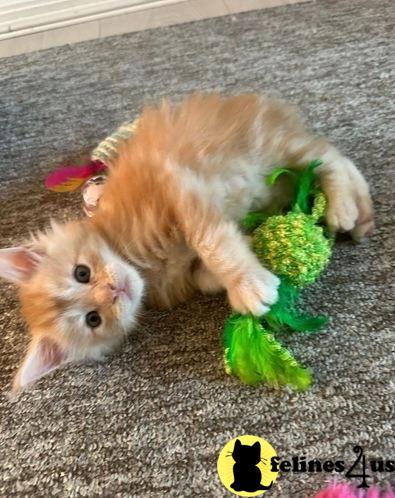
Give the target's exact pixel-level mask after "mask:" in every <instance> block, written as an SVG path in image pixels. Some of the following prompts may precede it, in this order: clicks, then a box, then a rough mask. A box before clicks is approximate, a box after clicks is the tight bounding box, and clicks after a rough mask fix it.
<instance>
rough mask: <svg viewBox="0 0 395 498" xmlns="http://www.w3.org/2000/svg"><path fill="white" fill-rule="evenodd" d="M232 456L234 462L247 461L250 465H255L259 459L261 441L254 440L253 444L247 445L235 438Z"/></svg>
mask: <svg viewBox="0 0 395 498" xmlns="http://www.w3.org/2000/svg"><path fill="white" fill-rule="evenodd" d="M232 457H233V459H234V461H235V462H243V463H247V462H248V463H249V464H250V465H256V464H257V463H259V462H260V460H261V443H260V442H259V441H256V442H255V443H254V444H253V445H248V444H242V443H241V441H240V439H236V441H235V446H234V448H233V453H232Z"/></svg>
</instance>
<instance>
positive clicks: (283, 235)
mask: <svg viewBox="0 0 395 498" xmlns="http://www.w3.org/2000/svg"><path fill="white" fill-rule="evenodd" d="M325 205H326V200H325V197H324V196H323V194H321V193H320V194H318V195H317V197H316V199H315V204H314V207H313V210H312V214H310V215H309V214H305V213H303V212H300V211H290V212H289V213H287V214H285V215H277V216H271V217H269V218H268V219H267V220H266V221H265V222H264V223H263V224H262V225H260V226H259V227H258V228H257V229H256V230H255V231H254V234H253V238H252V244H253V248H254V251H255V252H256V254H257V255H258V257H259V259H260V261H261V262H262V263H263V264H264V265H266V266H267V267H268V268H269V269H270V270H271V271H272V272H273V273H275V274H276V275H278V276H280V277H283V278H285V279H286V280H287V281H288V283H290V284H291V285H294V286H295V287H299V288H302V287H306V286H307V285H310V284H312V283H313V282H314V281H315V280H316V279H317V278H318V276H319V275H320V273H321V272H322V270H323V269H324V268H325V267H326V265H327V264H328V262H329V258H330V256H331V245H332V243H331V240H330V239H328V238H327V237H326V236H325V233H324V229H323V228H322V227H321V226H319V225H317V224H316V222H317V219H318V218H319V217H320V216H321V213H322V212H324V211H325Z"/></svg>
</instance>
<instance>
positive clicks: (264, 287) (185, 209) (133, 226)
mask: <svg viewBox="0 0 395 498" xmlns="http://www.w3.org/2000/svg"><path fill="white" fill-rule="evenodd" d="M315 158H321V159H322V160H323V165H322V166H320V167H319V168H318V175H319V178H320V180H321V184H322V188H323V190H324V191H325V192H326V194H327V196H328V199H329V208H328V215H327V221H328V224H329V226H331V227H332V228H333V230H336V231H351V232H352V234H353V236H354V237H355V238H357V239H360V238H362V237H363V236H364V235H367V234H369V233H370V232H371V230H372V228H373V218H372V207H371V200H370V196H369V192H368V187H367V185H366V182H365V180H364V179H363V177H362V175H361V174H360V172H359V171H358V170H357V168H356V167H355V166H354V165H353V163H352V162H351V161H350V160H348V159H347V158H345V157H344V156H342V154H341V153H340V152H339V151H338V150H337V149H336V148H335V147H334V146H332V145H331V144H329V143H328V142H327V141H326V140H325V139H323V138H317V137H315V136H314V135H312V134H311V133H310V132H309V131H307V130H306V129H305V127H304V125H303V124H302V122H301V120H300V119H299V117H298V115H297V113H296V111H295V110H294V109H293V108H291V107H290V106H289V105H287V104H284V103H282V102H280V101H277V100H273V99H270V98H267V97H262V96H258V95H239V96H235V97H221V96H220V95H218V94H208V95H204V94H195V95H193V96H192V97H190V98H189V99H187V100H186V101H184V102H182V103H180V104H171V103H169V102H167V101H164V102H163V103H162V104H161V105H160V106H158V107H149V108H146V109H145V110H144V111H143V112H142V114H141V116H140V118H139V122H138V126H137V129H136V131H135V134H134V136H133V137H132V138H131V139H129V140H128V141H127V142H126V143H125V144H124V145H123V146H122V147H121V149H120V151H119V155H118V157H117V158H116V159H115V160H114V161H113V163H112V164H111V168H110V170H111V171H110V175H109V178H108V181H107V182H106V185H105V187H104V191H103V195H102V197H101V199H100V203H99V206H98V208H97V210H96V211H95V213H94V216H93V217H92V218H89V219H84V220H82V221H80V222H76V223H72V224H67V225H65V226H55V230H53V231H52V232H50V233H48V234H47V235H45V236H42V237H41V239H40V240H39V241H38V242H37V241H36V242H35V243H33V244H32V247H31V248H30V249H29V250H30V251H33V253H31V252H30V253H29V254H30V256H29V258H30V259H27V260H26V261H27V262H25V263H24V264H26V265H27V266H29V264H28V262H29V261H30V260H32V261H34V264H33V265H31V266H32V268H31V269H30V271H27V272H26V269H24V268H23V264H20V263H19V269H18V265H17V264H16V263H15V262H14V263H12V258H14V259H15V258H16V255H15V254H16V253H15V254H14V253H7V255H5V256H4V260H7V261H8V263H4V262H3V266H2V262H1V255H0V273H3V274H4V276H6V277H7V275H11V277H8V278H11V279H13V280H14V281H18V282H20V287H21V291H20V296H21V302H22V310H23V314H24V316H25V318H26V321H27V323H28V324H29V326H30V329H31V332H32V334H33V342H32V346H31V349H30V350H29V353H28V356H27V359H26V360H25V362H24V365H25V367H24V366H22V370H23V368H25V370H26V369H28V366H29V365H30V363H29V361H30V360H29V358H30V357H31V356H32V354H38V353H37V344H39V343H40V340H41V342H42V340H43V339H45V347H44V346H41V356H43V357H44V358H47V359H48V357H49V356H51V354H50V353H51V352H52V357H51V358H50V360H48V361H47V363H49V364H50V366H51V365H52V364H53V363H54V362H55V363H56V366H57V365H58V364H59V363H61V362H63V361H73V360H76V359H83V358H85V357H100V356H101V355H102V353H103V352H104V353H105V352H106V351H107V349H110V348H111V347H112V346H113V345H114V344H115V343H117V342H119V338H120V337H122V335H124V333H126V331H127V329H128V328H130V326H131V325H132V324H133V323H134V321H135V320H134V318H135V314H136V313H137V310H138V305H139V302H140V301H141V297H142V289H143V284H142V281H141V277H142V279H143V280H144V282H145V289H146V290H145V296H146V302H147V303H149V304H150V305H152V306H157V307H169V306H172V305H174V304H175V303H177V302H180V301H183V300H185V299H187V298H188V297H190V295H191V294H192V293H193V292H194V291H195V290H197V289H198V290H201V291H203V292H217V291H219V290H222V289H225V290H226V291H227V293H228V297H229V301H230V304H231V305H232V307H233V308H234V309H236V310H237V311H239V312H242V313H244V312H252V313H254V314H257V315H259V314H262V313H265V312H266V311H267V310H268V309H269V307H270V305H271V304H272V303H274V302H275V300H276V298H277V286H278V279H277V278H276V277H275V276H274V275H272V274H271V273H270V272H268V271H267V270H265V269H264V268H262V267H261V265H260V264H259V262H258V260H257V259H256V257H255V255H254V254H253V253H252V252H251V251H250V249H249V247H248V243H247V242H246V241H245V240H244V238H243V235H242V234H241V233H240V231H239V229H238V225H237V222H238V221H240V219H241V218H242V217H243V216H244V215H245V214H246V212H247V211H248V210H249V209H251V208H258V207H262V206H268V205H272V204H274V203H276V204H282V203H284V202H286V192H287V188H286V185H284V184H281V183H280V184H279V185H278V186H276V188H275V189H269V188H268V187H267V186H266V184H265V181H264V178H265V175H267V174H268V173H269V172H270V170H271V168H272V167H273V166H275V165H284V164H286V165H289V164H292V165H293V166H294V167H295V168H298V167H300V166H303V165H304V164H306V163H307V162H308V161H310V160H311V159H315ZM18 254H19V253H18ZM22 254H24V253H22ZM7 258H8V259H7ZM81 261H82V262H83V263H84V262H85V263H84V264H88V265H89V266H90V267H91V268H92V274H93V277H92V282H89V285H88V286H81V285H75V282H74V283H73V281H72V278H71V274H72V271H73V267H75V265H76V264H80V263H81ZM7 265H8V266H7ZM2 268H3V271H2ZM26 273H28V276H27V277H26V276H25V274H26ZM140 275H141V277H140ZM121 280H122V282H125V281H127V282H128V285H129V284H130V285H131V289H132V294H133V292H135V293H134V295H133V296H132V297H131V298H130V299H129V301H130V302H129V301H127V300H125V303H126V304H123V305H122V306H121V304H122V300H117V299H116V298H115V297H114V295H115V294H114V292H115V291H114V289H118V291H119V289H120V286H121V283H122V282H121ZM120 282H121V283H120ZM122 285H123V284H122ZM121 290H123V289H121ZM118 291H117V292H118ZM119 292H121V291H119ZM119 292H118V293H117V294H116V296H118V295H119ZM90 309H94V310H96V311H98V312H99V313H100V315H101V316H102V319H103V324H102V326H101V327H100V329H98V330H91V331H89V330H84V331H83V332H81V327H82V325H81V324H82V322H81V320H82V318H81V316H83V313H86V311H89V310H90ZM80 312H81V316H79V315H78V313H80ZM128 313H129V314H130V315H131V316H129V315H128ZM59 317H61V318H59ZM48 344H49V346H48ZM51 344H52V349H53V345H54V344H55V345H56V347H55V350H51ZM32 350H33V353H32ZM48 351H49V353H48ZM29 355H30V356H29ZM34 358H35V357H34ZM59 358H61V359H60V360H59ZM62 358H63V360H62ZM37 361H38V362H39V359H38V360H37ZM26 365H28V366H26ZM34 365H35V366H36V363H35V364H34ZM29 368H31V367H29ZM51 368H52V367H51ZM51 368H46V371H48V370H50V369H51ZM23 372H24V370H23ZM20 376H21V374H19V377H17V380H16V386H17V387H19V386H20V385H21V384H23V382H21V381H20ZM38 376H40V375H38ZM31 377H34V375H33V376H31ZM36 377H37V375H36ZM29 379H30V377H29ZM32 380H34V379H32Z"/></svg>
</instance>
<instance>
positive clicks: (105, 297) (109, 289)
mask: <svg viewBox="0 0 395 498" xmlns="http://www.w3.org/2000/svg"><path fill="white" fill-rule="evenodd" d="M93 294H94V298H95V301H96V302H97V304H98V305H99V306H108V305H111V304H113V303H114V302H115V301H116V299H117V297H118V292H117V290H116V288H115V287H114V286H113V285H112V284H104V285H97V286H96V287H95V288H94V289H93Z"/></svg>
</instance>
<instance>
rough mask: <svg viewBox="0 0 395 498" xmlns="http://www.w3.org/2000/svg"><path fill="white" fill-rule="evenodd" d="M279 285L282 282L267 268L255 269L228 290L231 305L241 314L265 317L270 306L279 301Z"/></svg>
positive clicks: (245, 274)
mask: <svg viewBox="0 0 395 498" xmlns="http://www.w3.org/2000/svg"><path fill="white" fill-rule="evenodd" d="M279 284H280V280H279V279H278V278H277V277H276V276H275V275H273V274H272V273H271V272H269V271H268V270H266V269H265V268H261V267H258V268H255V269H254V270H253V271H250V272H248V273H244V274H243V275H242V276H241V277H240V278H239V279H238V280H237V281H236V282H235V283H234V284H233V285H232V287H231V288H230V289H228V296H229V301H230V304H231V306H232V307H233V308H234V309H235V310H236V311H238V312H239V313H243V314H245V313H252V314H253V315H255V316H261V315H264V314H265V313H267V312H268V311H269V309H270V305H272V304H274V303H275V302H276V301H277V298H278V291H277V289H278V286H279Z"/></svg>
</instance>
